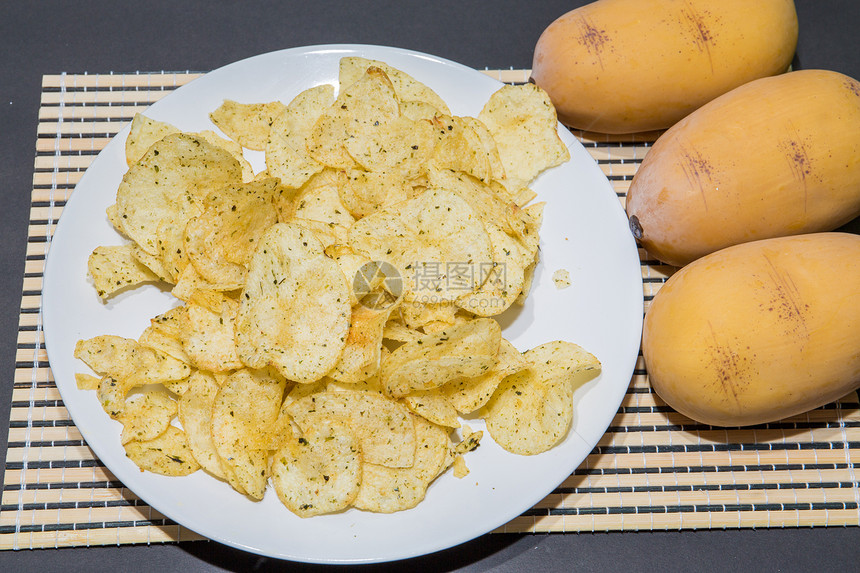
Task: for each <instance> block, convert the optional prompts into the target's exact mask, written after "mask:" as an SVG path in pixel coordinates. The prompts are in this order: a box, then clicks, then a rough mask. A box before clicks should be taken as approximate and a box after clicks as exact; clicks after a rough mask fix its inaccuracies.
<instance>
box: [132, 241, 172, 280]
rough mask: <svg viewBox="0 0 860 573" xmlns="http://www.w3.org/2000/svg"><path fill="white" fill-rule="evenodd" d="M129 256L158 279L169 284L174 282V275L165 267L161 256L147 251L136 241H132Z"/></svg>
mask: <svg viewBox="0 0 860 573" xmlns="http://www.w3.org/2000/svg"><path fill="white" fill-rule="evenodd" d="M131 256H133V257H134V258H135V259H137V262H139V263H140V264H142V265H143V266H145V267H146V268H148V269H149V270H150V272H152V274H154V275H155V276H156V277H158V280H160V281H162V282H165V283H170V284H175V283H176V277H175V276H174V275H173V273H171V272H170V271H168V270H167V267H165V266H164V263H162V262H161V257H159V256H157V255H151V254H149V253H147V252H146V251H144V250H143V249H142V248H140V245H138V244H137V243H133V244H132V246H131Z"/></svg>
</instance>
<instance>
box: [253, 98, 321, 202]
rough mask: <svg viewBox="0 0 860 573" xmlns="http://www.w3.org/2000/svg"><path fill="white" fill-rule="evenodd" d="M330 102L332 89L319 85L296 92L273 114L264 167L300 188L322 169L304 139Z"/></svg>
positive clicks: (282, 179) (288, 183)
mask: <svg viewBox="0 0 860 573" xmlns="http://www.w3.org/2000/svg"><path fill="white" fill-rule="evenodd" d="M333 102H334V88H333V87H332V86H331V85H330V84H322V85H319V86H315V87H313V88H310V89H307V90H305V91H303V92H301V93H300V94H299V95H297V96H296V97H295V98H293V100H292V101H291V102H290V103H289V104H288V105H287V106H286V108H285V109H284V111H283V113H281V114H280V115H278V116H276V117H275V120H274V122H273V123H272V127H271V129H270V130H269V139H268V141H267V142H266V169H267V171H268V172H269V174H270V175H272V176H274V177H278V178H279V179H280V180H281V182H282V183H283V184H284V185H286V186H289V187H295V188H298V187H301V186H302V185H304V183H305V182H306V181H307V180H308V179H310V178H311V176H312V175H314V174H315V173H318V172H319V171H321V170H322V168H323V166H322V164H321V163H319V162H318V161H316V160H315V159H313V158H312V157H311V156H310V153H308V147H307V139H308V136H309V135H310V133H311V130H312V129H313V127H314V125H315V124H316V122H317V120H318V119H319V117H320V116H321V115H322V114H323V113H324V112H325V111H326V110H328V109H329V107H330V106H331V105H332V103H333Z"/></svg>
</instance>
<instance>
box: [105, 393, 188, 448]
mask: <svg viewBox="0 0 860 573" xmlns="http://www.w3.org/2000/svg"><path fill="white" fill-rule="evenodd" d="M175 415H176V400H174V399H172V398H171V397H170V395H169V394H168V393H167V392H164V391H162V390H147V391H144V392H141V393H140V394H137V395H135V396H131V397H129V398H127V399H126V401H125V407H124V408H123V411H122V414H121V415H120V416H119V417H118V418H117V419H118V420H119V421H120V422H121V423H122V434H121V435H120V440H121V442H122V443H123V444H127V443H129V442H130V441H132V440H136V441H138V442H146V441H148V440H153V439H155V438H157V437H158V436H160V435H161V434H163V433H164V432H165V431H166V430H167V427H168V426H169V425H170V421H171V420H172V419H173V417H174V416H175Z"/></svg>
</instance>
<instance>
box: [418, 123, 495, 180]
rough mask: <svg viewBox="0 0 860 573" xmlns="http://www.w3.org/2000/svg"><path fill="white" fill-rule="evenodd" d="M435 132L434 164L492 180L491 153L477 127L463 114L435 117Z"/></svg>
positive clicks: (438, 167)
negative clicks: (464, 118)
mask: <svg viewBox="0 0 860 573" xmlns="http://www.w3.org/2000/svg"><path fill="white" fill-rule="evenodd" d="M432 124H433V128H434V133H435V135H436V146H435V148H434V150H433V159H432V161H433V165H434V166H435V167H436V168H437V169H450V170H454V171H462V172H464V173H468V174H469V175H471V176H472V177H475V178H477V179H480V180H481V181H489V180H490V174H491V166H490V157H489V154H488V153H487V150H486V147H485V146H484V142H483V141H482V140H481V138H480V136H479V135H478V133H477V132H476V131H475V129H474V128H473V127H472V126H471V125H470V124H469V123H468V122H466V121H464V120H463V119H462V118H460V117H451V116H447V115H442V116H437V117H435V118H433V121H432Z"/></svg>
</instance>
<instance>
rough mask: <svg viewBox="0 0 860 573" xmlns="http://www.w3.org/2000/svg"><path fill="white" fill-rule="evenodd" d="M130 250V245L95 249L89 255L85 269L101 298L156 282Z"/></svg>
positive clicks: (155, 277) (156, 278) (153, 276)
mask: <svg viewBox="0 0 860 573" xmlns="http://www.w3.org/2000/svg"><path fill="white" fill-rule="evenodd" d="M132 248H133V247H132V245H117V246H111V247H96V248H95V250H93V252H92V253H91V254H90V256H89V259H88V261H87V268H88V269H89V273H90V276H91V277H92V279H93V283H94V284H95V287H96V292H97V293H98V295H99V296H100V297H101V298H103V299H106V298H108V297H110V296H111V295H113V294H115V293H116V292H117V291H120V290H122V289H124V288H127V287H134V286H137V285H140V284H142V283H145V282H152V281H157V280H158V276H156V275H155V274H154V273H153V272H152V271H151V270H149V269H148V268H147V267H146V266H144V265H142V264H141V263H140V261H138V260H137V259H136V258H135V257H134V255H133V253H132Z"/></svg>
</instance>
